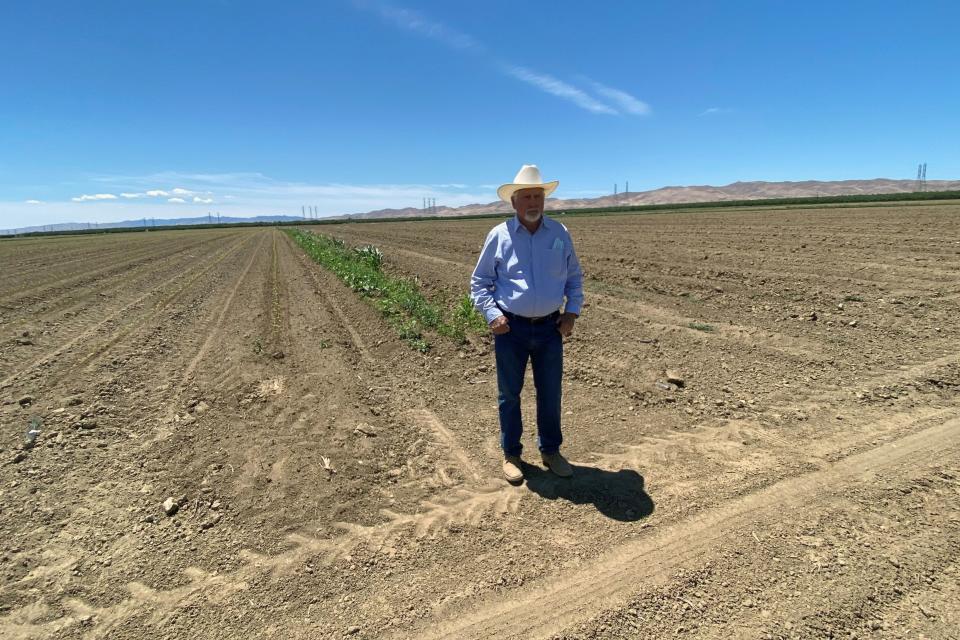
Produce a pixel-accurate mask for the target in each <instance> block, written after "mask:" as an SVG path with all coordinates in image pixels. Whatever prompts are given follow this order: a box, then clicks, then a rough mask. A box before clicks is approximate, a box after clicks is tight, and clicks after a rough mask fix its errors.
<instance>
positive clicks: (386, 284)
mask: <svg viewBox="0 0 960 640" xmlns="http://www.w3.org/2000/svg"><path fill="white" fill-rule="evenodd" d="M286 232H287V233H288V234H290V237H292V238H293V240H294V241H295V242H296V243H297V244H298V245H300V247H301V248H302V249H303V250H304V251H306V253H307V255H309V256H310V257H311V258H313V260H314V261H316V262H317V263H319V264H320V265H321V266H323V267H324V268H326V269H329V270H330V271H332V272H333V273H335V274H336V275H337V277H339V278H340V280H342V281H343V282H344V284H346V285H347V286H348V287H350V288H351V289H353V290H354V291H355V292H357V293H358V294H360V295H361V296H363V297H365V298H368V299H370V300H371V301H372V302H373V304H374V306H376V308H377V309H378V310H379V311H380V313H381V314H383V316H384V317H385V318H386V319H387V321H388V322H389V323H390V324H391V326H393V328H394V329H395V330H396V331H397V333H398V334H399V336H400V337H401V338H402V339H403V340H404V341H406V342H407V343H408V344H409V345H410V346H412V347H413V348H414V349H416V350H417V351H420V352H421V353H425V352H427V351H429V350H430V343H429V342H428V341H427V338H426V337H425V335H424V333H425V331H428V330H429V331H433V332H435V333H437V334H439V335H441V336H445V337H448V338H451V339H452V340H454V341H455V342H457V343H458V344H463V343H465V342H466V340H467V335H468V334H471V333H472V334H481V333H484V332H486V331H487V324H486V322H484V320H483V317H482V316H481V315H480V314H479V313H478V312H477V310H476V309H475V308H474V306H473V304H472V302H471V301H470V296H468V295H463V296H461V297H460V298H458V299H457V300H456V301H454V303H453V304H452V305H450V304H449V303H439V302H436V301H432V300H428V299H427V298H426V297H425V296H424V295H423V294H422V293H421V292H420V288H419V287H418V286H417V283H416V282H415V281H414V280H412V279H410V278H402V277H397V276H394V275H391V274H389V273H387V272H385V271H384V270H383V252H382V251H380V249H378V248H377V247H375V246H373V245H364V246H361V247H351V246H349V245H347V244H346V243H345V242H343V240H340V239H338V238H333V237H330V236H326V235H322V234H318V233H311V232H309V231H300V230H298V229H287V230H286Z"/></svg>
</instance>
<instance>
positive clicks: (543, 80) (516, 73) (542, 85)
mask: <svg viewBox="0 0 960 640" xmlns="http://www.w3.org/2000/svg"><path fill="white" fill-rule="evenodd" d="M505 70H506V72H507V73H508V74H510V75H511V76H513V77H514V78H516V79H518V80H522V81H524V82H526V83H527V84H530V85H533V86H535V87H537V88H538V89H541V90H543V91H546V92H547V93H549V94H551V95H555V96H557V97H558V98H563V99H564V100H569V101H570V102H573V103H574V104H576V105H577V106H579V107H582V108H584V109H586V110H587V111H590V112H592V113H606V114H609V115H617V113H618V112H617V110H616V109H614V108H613V107H611V106H610V105H607V104H604V103H602V102H600V101H599V100H596V99H594V98H593V97H591V96H590V95H589V94H587V93H586V92H584V91H581V90H580V89H577V88H576V87H574V86H573V85H569V84H567V83H566V82H564V81H562V80H558V79H556V78H554V77H553V76H549V75H547V74H545V73H536V72H535V71H531V70H530V69H527V68H526V67H518V66H508V67H505Z"/></svg>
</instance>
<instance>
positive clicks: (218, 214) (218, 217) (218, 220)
mask: <svg viewBox="0 0 960 640" xmlns="http://www.w3.org/2000/svg"><path fill="white" fill-rule="evenodd" d="M217 224H220V212H219V211H217Z"/></svg>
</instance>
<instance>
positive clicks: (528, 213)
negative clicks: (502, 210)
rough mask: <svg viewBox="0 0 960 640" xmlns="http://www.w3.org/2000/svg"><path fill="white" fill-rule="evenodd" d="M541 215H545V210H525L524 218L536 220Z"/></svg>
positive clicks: (528, 220)
mask: <svg viewBox="0 0 960 640" xmlns="http://www.w3.org/2000/svg"><path fill="white" fill-rule="evenodd" d="M541 216H543V212H541V211H532V212H531V211H524V212H523V219H524V220H526V221H527V222H536V221H537V220H539V219H540V217H541Z"/></svg>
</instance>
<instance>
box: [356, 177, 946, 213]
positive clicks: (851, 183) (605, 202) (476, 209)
mask: <svg viewBox="0 0 960 640" xmlns="http://www.w3.org/2000/svg"><path fill="white" fill-rule="evenodd" d="M561 188H562V187H561ZM915 190H916V181H914V180H889V179H886V178H877V179H874V180H837V181H829V182H822V181H819V180H804V181H802V182H760V181H757V182H734V183H733V184H728V185H725V186H722V187H713V186H710V185H703V186H690V187H661V188H660V189H654V190H652V191H631V192H630V193H621V194H618V195H616V196H613V195H609V196H601V197H599V198H576V199H567V200H565V199H560V198H549V199H548V200H547V209H548V210H552V211H557V210H563V209H585V208H588V207H612V206H624V205H644V204H676V203H684V202H721V201H724V200H762V199H766V198H808V197H809V198H814V197H825V196H849V195H866V194H875V193H909V192H912V191H915ZM927 190H928V191H955V190H960V180H928V181H927ZM509 211H510V208H509V206H507V205H506V204H505V203H503V202H489V203H487V204H468V205H466V206H463V207H456V208H451V207H437V213H436V215H438V216H466V215H476V214H481V213H498V212H503V213H506V212H509ZM422 215H424V213H423V210H422V209H417V208H414V207H408V208H406V209H380V210H378V211H368V212H367V213H356V214H353V215H351V216H350V217H351V218H409V217H413V216H422Z"/></svg>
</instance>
